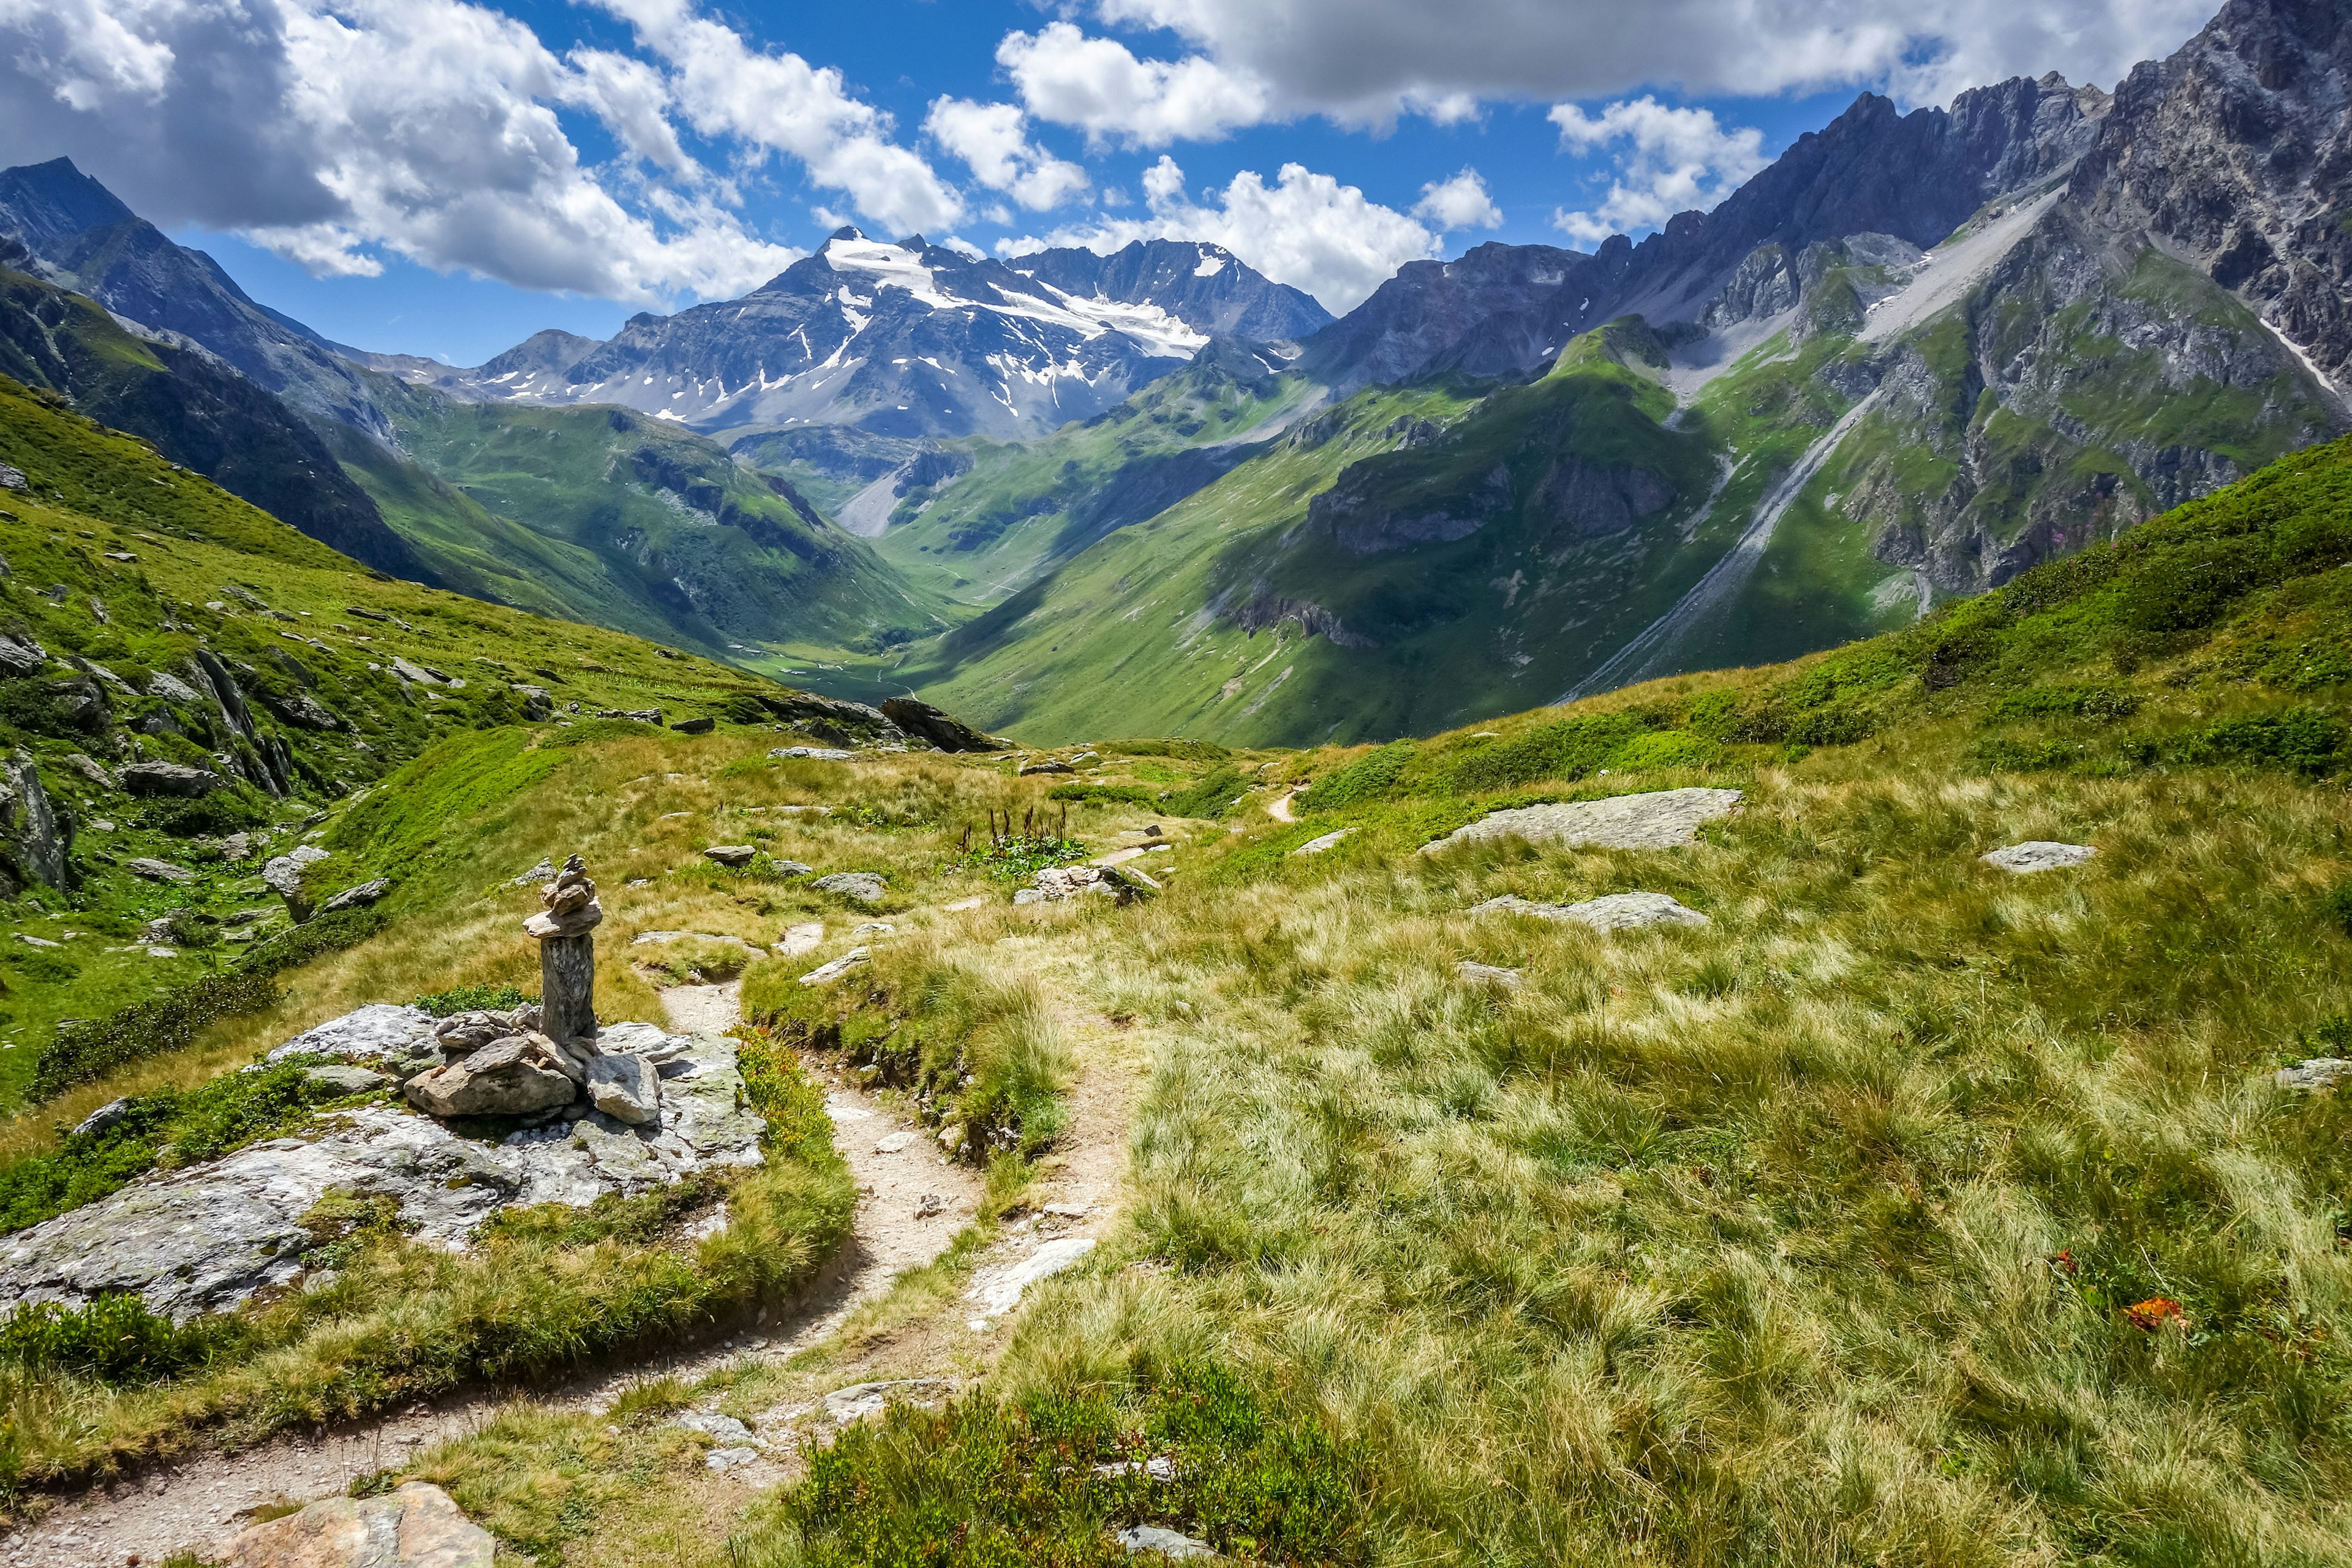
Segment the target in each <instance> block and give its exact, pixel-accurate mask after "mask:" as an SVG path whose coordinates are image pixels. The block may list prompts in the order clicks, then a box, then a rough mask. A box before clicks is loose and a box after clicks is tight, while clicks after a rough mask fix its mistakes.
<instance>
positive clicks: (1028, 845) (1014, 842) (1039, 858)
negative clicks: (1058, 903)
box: [954, 833, 1093, 882]
mask: <svg viewBox="0 0 2352 1568" xmlns="http://www.w3.org/2000/svg"><path fill="white" fill-rule="evenodd" d="M1092 853H1093V851H1092V850H1090V849H1088V848H1087V847H1086V846H1085V845H1083V844H1081V843H1079V842H1078V841H1077V840H1076V839H1075V838H1063V837H1057V836H1056V835H1055V834H1051V833H1030V834H1015V835H1013V836H1012V837H1006V838H1000V839H997V840H996V841H994V842H993V843H991V844H985V845H982V847H979V848H977V849H974V850H972V851H971V853H970V854H969V855H966V856H964V857H963V858H961V859H959V860H957V861H955V862H954V864H955V865H956V866H960V867H964V868H969V869H971V870H974V871H978V872H980V873H981V874H982V876H985V877H990V878H993V879H995V880H997V881H1000V882H1025V881H1028V880H1029V879H1031V878H1033V877H1034V876H1035V875H1036V874H1037V873H1038V872H1040V871H1043V870H1045V868H1047V867H1049V866H1067V865H1070V864H1072V863H1073V862H1075V861H1079V860H1083V859H1085V858H1087V856H1088V855H1090V854H1092Z"/></svg>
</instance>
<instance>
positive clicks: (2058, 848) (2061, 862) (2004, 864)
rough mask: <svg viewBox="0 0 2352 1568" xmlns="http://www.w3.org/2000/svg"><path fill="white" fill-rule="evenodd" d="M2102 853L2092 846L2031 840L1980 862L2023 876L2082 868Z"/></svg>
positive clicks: (1991, 855)
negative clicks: (2085, 863)
mask: <svg viewBox="0 0 2352 1568" xmlns="http://www.w3.org/2000/svg"><path fill="white" fill-rule="evenodd" d="M2097 853H2098V850H2096V849H2095V848H2094V847H2091V846H2090V845H2088V844H2053V843H2052V842H2051V841H2049V840H2048V839H2046V838H2031V839H2028V840H2026V841H2025V842H2024V843H2022V844H2012V845H2011V846H2010V847H2008V848H2006V849H1996V850H1994V851H1993V852H1992V853H1990V855H1980V856H1979V857H1978V858H1979V859H1980V860H1982V861H1983V862H1984V863H1985V864H1986V865H1988V866H1998V867H2000V868H2001V869H2002V870H2004V871H2013V872H2015V873H2017V874H2018V875H2020V876H2022V875H2024V874H2025V873H2026V872H2028V871H2055V870H2059V869H2061V868H2064V867H2068V866H2080V865H2082V864H2083V863H2084V861H2086V860H2088V859H2090V858H2091V857H2093V856H2094V855H2096V854H2097Z"/></svg>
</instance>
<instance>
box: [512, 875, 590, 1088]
mask: <svg viewBox="0 0 2352 1568" xmlns="http://www.w3.org/2000/svg"><path fill="white" fill-rule="evenodd" d="M539 901H540V902H541V903H542V904H545V905H546V906H547V909H546V910H545V912H543V913H541V914H536V915H533V916H531V917H530V920H528V921H524V922H523V928H522V929H523V931H525V932H526V933H527V934H528V935H530V936H533V937H536V938H538V940H539V985H540V1004H539V1007H540V1019H541V1022H540V1027H541V1029H543V1030H545V1031H546V1033H547V1034H549V1035H550V1036H551V1037H554V1038H556V1039H559V1040H562V1041H564V1042H565V1043H567V1044H569V1043H571V1042H573V1041H578V1040H593V1039H594V1038H595V1037H596V939H595V937H594V936H593V934H591V933H593V931H595V929H596V927H597V925H598V924H599V923H600V922H601V921H603V920H604V905H602V904H600V903H598V902H597V901H596V884H595V883H593V882H592V881H590V880H589V879H588V868H587V867H585V866H583V865H582V864H581V862H580V857H579V856H577V855H574V856H572V857H571V858H569V859H567V860H565V861H564V862H563V869H562V870H561V871H559V872H557V873H556V876H555V880H553V881H552V882H550V883H549V884H548V885H547V886H546V888H545V889H542V890H541V893H540V895H539Z"/></svg>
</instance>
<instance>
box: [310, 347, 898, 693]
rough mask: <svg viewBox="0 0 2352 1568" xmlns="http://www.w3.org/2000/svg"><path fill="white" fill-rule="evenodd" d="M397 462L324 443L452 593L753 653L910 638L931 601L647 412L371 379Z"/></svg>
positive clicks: (773, 487)
mask: <svg viewBox="0 0 2352 1568" xmlns="http://www.w3.org/2000/svg"><path fill="white" fill-rule="evenodd" d="M382 401H383V405H384V406H385V408H386V410H387V413H388V414H389V416H390V417H391V418H392V420H393V422H394V431H395V437H396V439H397V441H398V444H399V447H400V453H399V458H404V459H407V460H408V461H412V462H414V463H415V465H416V466H417V467H418V468H422V469H424V470H425V475H427V476H429V478H425V477H420V476H418V475H416V474H415V473H413V472H411V471H409V470H407V469H406V468H404V466H403V464H402V462H401V461H400V460H399V459H398V458H393V457H391V456H389V455H387V454H384V453H383V452H381V451H371V450H367V449H365V446H366V444H365V443H364V441H363V440H362V438H361V437H356V436H354V437H346V438H344V440H343V441H342V443H341V448H340V452H341V457H342V458H343V460H344V462H345V463H346V465H347V467H348V468H350V470H351V472H352V474H353V476H354V477H355V478H356V479H359V480H360V482H361V483H362V485H364V486H365V487H367V489H369V491H370V493H371V494H373V496H374V497H375V498H376V500H377V502H378V504H379V505H381V506H382V507H383V510H384V513H385V515H386V516H387V517H388V518H389V519H390V520H391V521H392V522H393V523H394V526H395V527H397V528H399V529H401V530H402V531H403V532H404V534H405V535H406V536H407V537H409V538H410V539H411V540H412V541H414V542H415V543H416V544H417V545H418V546H419V547H420V549H422V550H424V551H425V552H426V554H427V555H428V558H430V559H432V560H434V561H436V563H438V562H443V561H446V563H448V564H447V568H446V569H447V571H448V573H449V574H450V576H451V578H452V580H453V581H454V582H457V583H458V584H462V585H465V586H467V588H468V589H469V591H475V592H480V593H483V594H486V595H494V596H496V597H499V598H500V599H504V600H508V601H509V602H512V603H516V604H520V605H530V606H532V607H535V608H541V609H544V610H546V611H548V612H549V613H551V614H562V615H564V616H570V617H572V618H575V619H579V620H583V621H590V622H593V623H595V624H598V625H602V626H614V627H616V628H618V629H621V630H625V631H628V632H631V633H634V634H635V635H637V636H641V637H653V638H656V640H660V641H666V642H673V643H677V644H678V645H680V646H683V647H694V648H696V649H698V650H700V651H703V652H708V653H714V654H721V655H724V654H728V653H729V652H730V650H731V651H733V652H735V653H737V654H739V655H740V656H743V657H746V658H757V657H758V656H759V655H761V654H762V653H764V652H766V651H767V650H769V649H770V648H772V647H782V646H785V645H812V646H814V647H840V646H844V645H847V644H852V643H856V642H858V641H860V640H866V641H868V642H876V641H887V640H889V637H890V635H891V634H894V633H895V634H897V635H898V636H899V637H903V636H905V635H908V633H914V634H921V635H928V634H929V633H931V632H933V631H936V630H937V629H938V628H939V627H940V626H941V625H942V624H944V623H943V622H941V621H940V618H939V616H937V614H936V613H935V605H936V601H934V600H933V599H932V598H931V597H930V596H929V595H927V594H924V593H922V592H920V591H918V590H916V589H914V588H912V587H911V586H909V585H908V584H906V583H904V582H903V581H902V580H901V579H900V578H899V576H898V574H897V573H896V572H894V571H893V570H892V569H891V568H890V567H889V566H888V565H887V563H883V562H881V561H879V560H878V559H877V557H876V556H875V555H874V553H873V552H872V551H871V550H870V549H868V548H867V547H866V545H865V544H864V543H863V542H860V541H858V540H856V539H852V538H850V537H849V536H847V535H846V534H844V533H843V532H841V531H839V530H838V529H836V528H835V527H833V526H832V525H831V524H830V523H828V522H826V521H824V519H823V518H822V517H821V516H820V515H819V514H818V513H817V512H816V511H815V510H814V508H812V507H810V506H809V505H808V503H807V502H806V501H805V500H803V499H802V498H801V497H800V496H799V495H798V494H797V492H795V491H794V490H793V489H792V488H791V487H790V485H789V484H787V483H785V482H784V481H782V480H781V479H772V478H769V477H764V476H761V475H760V474H758V473H756V472H754V471H750V470H746V469H744V468H739V467H738V465H737V464H735V463H734V462H733V461H732V460H731V459H730V458H729V456H728V454H727V453H726V452H725V451H723V450H721V449H720V448H719V447H717V446H715V445H713V444H712V443H711V442H709V440H707V439H705V438H703V437H699V436H697V435H694V434H692V433H691V432H689V431H686V430H683V429H679V428H676V427H673V426H667V425H666V424H664V423H663V422H661V421H659V420H653V419H647V418H645V417H643V416H639V415H635V414H629V413H626V412H616V411H614V410H611V409H606V408H530V407H522V406H509V405H488V404H468V403H461V402H457V401H456V400H454V399H451V398H448V397H446V396H443V395H440V394H438V393H435V392H431V391H429V390H425V389H420V388H416V387H411V386H407V385H405V384H400V383H396V382H394V381H391V380H390V379H389V378H383V395H382Z"/></svg>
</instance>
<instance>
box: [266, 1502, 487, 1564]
mask: <svg viewBox="0 0 2352 1568" xmlns="http://www.w3.org/2000/svg"><path fill="white" fill-rule="evenodd" d="M224 1553H225V1554H224V1556H223V1557H222V1559H221V1561H222V1563H223V1564H224V1565H225V1568H491V1563H492V1562H493V1560H494V1558H495V1556H496V1554H497V1543H496V1542H493V1541H492V1540H491V1538H490V1532H489V1531H487V1530H484V1529H483V1528H482V1527H481V1526H480V1525H478V1524H476V1523H475V1522H474V1521H472V1520H470V1519H467V1517H466V1515H465V1513H464V1512H463V1511H462V1510H459V1508H458V1507H457V1504H456V1503H455V1502H452V1501H451V1500H450V1499H449V1494H448V1493H447V1492H445V1491H443V1490H442V1489H440V1488H439V1487H436V1486H433V1485H430V1484H429V1483H427V1482H425V1481H410V1482H407V1483H406V1484H405V1485H404V1486H401V1487H399V1488H397V1489H394V1490H393V1491H392V1492H390V1493H389V1494H387V1495H385V1496H383V1497H374V1498H348V1497H337V1498H326V1499H322V1500H320V1501H318V1502H314V1503H312V1504H311V1505H310V1507H308V1508H305V1509H301V1510H298V1511H296V1512H294V1513H289V1514H288V1515H286V1516H285V1517H284V1518H282V1519H273V1520H269V1521H266V1522H264V1523H261V1524H257V1525H254V1526H252V1527H251V1528H249V1529H247V1530H246V1531H242V1532H241V1533H239V1534H238V1535H237V1536H236V1538H235V1539H234V1540H232V1541H231V1542H228V1544H227V1546H226V1548H225V1549H224Z"/></svg>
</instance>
